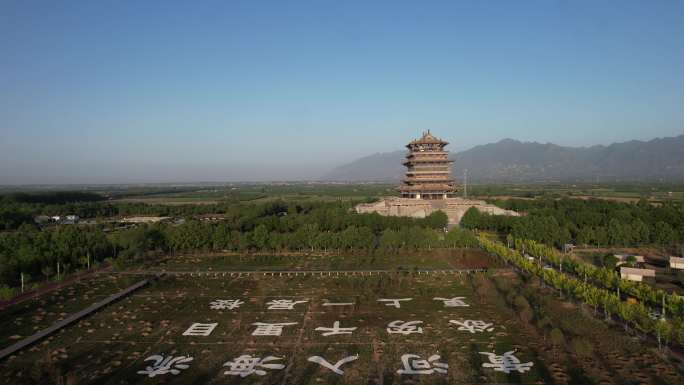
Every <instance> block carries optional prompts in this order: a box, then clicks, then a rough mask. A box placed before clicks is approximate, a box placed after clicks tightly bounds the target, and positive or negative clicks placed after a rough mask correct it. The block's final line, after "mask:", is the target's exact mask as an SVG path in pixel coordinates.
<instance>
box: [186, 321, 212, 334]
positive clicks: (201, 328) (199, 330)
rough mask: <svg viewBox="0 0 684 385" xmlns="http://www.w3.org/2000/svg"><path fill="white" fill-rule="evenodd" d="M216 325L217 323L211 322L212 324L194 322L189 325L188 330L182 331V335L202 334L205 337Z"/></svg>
mask: <svg viewBox="0 0 684 385" xmlns="http://www.w3.org/2000/svg"><path fill="white" fill-rule="evenodd" d="M216 325H218V323H213V324H202V323H194V324H192V325H190V327H189V328H188V330H186V331H184V332H183V335H184V336H203V337H206V336H208V335H209V334H211V332H213V331H214V328H216Z"/></svg>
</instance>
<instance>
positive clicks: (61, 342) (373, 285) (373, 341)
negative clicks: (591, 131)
mask: <svg viewBox="0 0 684 385" xmlns="http://www.w3.org/2000/svg"><path fill="white" fill-rule="evenodd" d="M198 261H199V262H202V259H201V258H199V259H191V258H187V257H177V258H174V259H172V261H167V263H166V265H167V267H168V266H170V264H171V262H172V263H173V266H174V268H178V269H187V268H188V267H189V266H193V265H196V264H197V263H198ZM243 261H244V262H245V263H247V264H249V265H254V264H255V263H258V262H261V263H262V264H263V265H266V264H267V262H266V261H253V260H250V259H249V258H247V257H245V258H244V259H243ZM270 262H273V261H270ZM312 263H313V262H312ZM318 263H320V261H319V262H318ZM435 263H443V261H442V262H435ZM326 266H329V265H326ZM329 267H330V266H329ZM503 271H504V270H494V269H492V270H490V272H489V273H478V274H471V275H458V274H434V275H417V274H412V273H408V272H400V273H391V274H384V275H375V276H363V277H359V276H356V277H354V276H344V277H342V276H341V277H335V276H330V277H328V276H323V277H320V276H296V277H294V276H293V277H278V276H274V277H262V276H257V277H254V276H251V277H244V276H243V277H223V276H219V277H215V276H206V275H203V276H199V277H198V276H190V275H183V276H167V277H164V278H162V279H161V280H160V281H158V282H157V283H155V284H153V285H151V286H149V287H147V288H145V289H142V290H140V291H138V292H136V293H135V294H134V295H133V296H131V297H129V298H126V299H124V300H122V301H121V302H119V303H117V304H114V305H112V306H110V307H108V308H105V309H104V310H103V311H101V312H99V313H96V314H94V315H93V316H91V317H89V318H87V319H85V320H82V321H80V322H79V323H78V324H76V325H74V326H71V327H68V328H66V329H64V330H63V331H62V332H60V333H58V334H56V335H55V336H53V337H51V338H49V339H47V340H45V341H43V342H42V343H39V344H38V345H36V346H33V347H31V348H29V349H26V350H25V351H23V352H22V353H20V354H17V355H16V356H13V357H10V358H9V359H7V360H5V361H3V362H0V373H1V374H0V376H1V377H0V378H1V379H2V380H1V381H0V382H2V383H6V384H37V383H41V384H49V383H61V384H137V383H143V384H237V383H249V384H399V383H401V384H415V383H421V384H447V383H448V384H471V383H500V384H504V383H515V384H540V383H546V384H554V383H556V384H582V383H586V384H590V383H601V384H637V383H643V384H650V383H662V384H677V383H681V377H680V375H679V373H678V372H677V371H676V370H675V369H674V367H673V366H672V365H671V364H668V363H667V362H665V361H664V360H662V359H661V358H660V357H659V356H658V355H656V354H655V353H654V351H653V350H652V349H651V348H648V347H645V346H642V345H640V344H639V343H638V342H637V341H634V340H632V338H631V337H628V336H625V335H623V333H621V331H619V330H615V329H613V328H609V327H607V326H605V325H603V324H602V321H597V320H593V318H591V317H589V316H586V315H584V312H583V311H582V310H581V309H579V308H577V307H575V306H574V305H572V304H566V303H564V302H562V301H559V300H557V299H556V298H555V297H556V296H555V294H553V293H545V292H544V291H543V290H542V289H539V288H535V287H533V286H532V285H531V284H529V283H525V282H523V281H521V280H520V279H519V278H518V277H517V276H516V275H515V273H512V272H508V273H505V272H503ZM500 272H502V273H500ZM120 279H121V277H120V276H110V275H103V276H101V277H100V278H97V279H94V280H92V281H90V282H88V283H83V285H85V286H84V287H83V288H82V289H80V290H71V291H66V292H61V293H58V294H53V297H52V298H45V299H43V300H44V301H46V302H45V303H43V302H37V303H36V304H34V306H35V305H40V307H41V309H42V310H39V309H37V308H29V307H27V308H26V309H25V311H24V312H23V313H20V314H19V313H12V314H9V313H8V314H4V313H3V314H2V317H1V319H2V320H3V322H5V324H4V325H6V326H5V328H11V327H12V326H11V322H10V321H14V322H17V318H19V317H20V318H21V320H19V322H21V323H24V322H27V320H28V319H29V318H30V317H31V315H32V314H36V312H45V311H47V308H46V307H48V306H58V307H59V306H60V305H55V304H59V303H61V302H65V301H66V302H74V303H84V304H85V303H86V302H87V300H85V299H84V295H87V296H88V300H89V299H91V298H92V297H94V296H98V295H101V294H100V293H102V292H106V291H109V290H111V289H115V287H116V285H118V284H119V283H123V282H119V280H120ZM502 280H503V281H502ZM495 282H497V284H500V282H508V283H509V286H510V287H509V288H508V289H506V290H509V291H510V293H515V292H521V293H523V290H530V291H531V292H532V293H535V295H539V296H540V298H541V299H536V300H535V301H537V302H534V301H533V302H532V303H533V304H534V306H535V309H538V310H539V311H542V312H545V314H547V316H546V318H548V319H549V321H548V322H550V323H551V326H549V325H546V326H537V324H541V322H539V321H537V320H534V321H533V322H529V320H526V319H525V318H524V317H523V316H522V315H521V314H522V313H524V312H522V313H520V312H519V311H518V310H517V309H516V310H514V307H513V306H511V305H509V303H508V297H511V298H513V297H512V296H511V294H507V293H504V292H501V290H500V289H499V288H498V286H497V285H495ZM106 287H109V288H110V289H106ZM54 295H57V297H54ZM409 298H410V300H408V299H409ZM435 298H444V299H454V298H456V300H452V301H450V302H448V303H450V304H452V305H455V306H454V307H448V306H446V305H447V303H446V302H444V300H435ZM380 299H406V300H403V301H399V307H398V308H397V307H395V306H388V304H390V305H391V303H389V302H381V301H378V300H380ZM542 299H543V300H542ZM217 300H239V301H241V303H239V304H237V305H235V306H234V308H230V305H228V304H226V303H223V304H222V305H221V304H218V303H214V304H212V303H213V302H215V301H217ZM276 300H291V301H306V302H299V303H296V304H295V305H293V306H292V309H291V310H288V309H277V308H273V307H274V304H275V302H273V301H276ZM460 301H462V303H461V302H460ZM530 301H532V299H530ZM325 303H338V304H339V303H346V304H345V305H335V306H327V305H324V304H325ZM217 305H218V306H217ZM459 305H467V306H459ZM217 307H218V308H217ZM221 307H223V308H221ZM269 307H271V308H269ZM276 307H277V306H276ZM285 307H287V306H285ZM49 310H50V312H52V313H56V310H54V309H53V308H50V309H49ZM519 313H520V314H519ZM467 320H470V321H484V325H482V324H481V326H483V328H482V329H481V330H480V331H478V330H476V329H474V330H473V331H474V332H473V333H471V332H470V331H469V330H468V327H465V328H463V329H462V330H459V328H462V327H463V325H470V328H471V329H472V328H473V326H472V324H469V323H467ZM394 321H401V322H400V324H403V323H404V322H410V321H421V323H414V324H409V325H408V326H405V328H406V329H401V328H399V330H404V331H405V332H406V330H409V331H410V332H408V333H405V334H402V333H390V332H389V331H388V328H389V329H392V330H394V331H396V330H397V329H396V328H392V327H391V326H392V325H391V323H392V322H394ZM450 321H458V322H461V324H456V323H452V322H450ZM335 322H339V323H340V324H339V327H341V328H356V329H354V330H353V331H352V332H351V334H339V335H329V336H324V335H323V333H324V332H325V331H324V330H316V329H317V328H321V327H326V328H331V327H333V325H334V324H335ZM564 322H570V323H571V325H575V324H577V325H583V327H584V329H573V330H576V331H577V333H582V334H586V338H587V339H591V341H592V342H596V343H595V344H594V345H593V347H592V348H591V350H590V353H588V354H587V353H586V352H584V353H583V354H582V355H579V354H578V353H577V352H576V349H575V347H574V345H573V343H574V342H575V339H576V338H577V336H575V335H572V334H569V332H568V333H567V334H566V339H567V347H564V346H557V345H556V344H555V342H552V339H551V338H550V337H549V335H548V332H547V331H548V329H549V328H552V327H558V328H562V329H563V330H565V329H564V326H563V323H564ZM194 323H204V324H213V323H216V324H217V325H216V326H215V328H214V329H213V331H211V333H210V334H209V335H207V336H202V335H184V333H185V332H187V331H188V329H189V328H190V327H191V326H192V325H193V324H194ZM255 323H292V325H286V326H283V329H282V335H280V336H275V335H254V333H255V331H256V330H257V326H258V325H254V324H255ZM395 325H396V324H395ZM411 325H413V327H414V329H412V328H411ZM417 328H421V331H422V333H418V332H417V330H418V329H417ZM411 331H412V332H411ZM582 337H583V338H584V336H582ZM599 340H601V341H599ZM577 351H579V350H577ZM506 352H511V353H509V356H507V357H508V358H507V359H506V362H508V363H509V364H511V365H512V366H511V367H509V369H511V368H515V367H517V368H520V371H517V370H515V369H511V370H512V371H511V372H510V373H505V372H501V371H496V370H494V368H492V366H496V365H495V364H493V363H492V361H490V359H489V355H486V354H484V353H495V354H496V355H499V356H502V355H503V354H504V353H506ZM411 354H413V355H416V356H406V355H411ZM244 355H248V356H249V358H262V359H264V358H266V357H275V358H272V359H269V360H268V361H266V362H263V363H262V364H263V365H264V366H261V367H256V368H255V369H259V370H263V372H261V374H263V375H260V373H259V372H255V373H251V374H248V375H246V376H245V377H244V378H243V377H241V376H240V375H239V373H243V374H244V373H245V372H244V371H242V372H241V371H240V370H241V368H242V369H244V367H240V366H238V365H236V364H235V363H236V362H238V361H236V360H237V359H238V358H239V357H241V356H244ZM510 355H512V357H513V358H511V356H510ZM154 356H160V357H159V360H162V359H164V358H171V357H173V358H178V357H184V358H182V359H184V360H185V361H181V362H175V366H174V365H171V366H169V369H175V370H177V372H176V373H177V374H173V373H170V372H169V373H165V374H164V373H162V372H163V370H162V371H161V372H160V371H157V370H156V368H155V367H154V364H155V360H154V359H153V358H154ZM315 356H319V357H322V358H323V359H325V360H326V361H327V362H328V363H329V364H330V365H334V364H336V363H337V362H338V361H340V360H342V359H344V358H348V362H342V363H341V364H340V365H339V367H338V370H341V371H342V374H336V373H335V372H333V371H332V370H331V369H330V367H325V366H323V365H321V364H320V363H319V362H311V361H309V359H310V358H312V357H315ZM357 356H358V357H357ZM437 356H439V357H437ZM189 358H192V360H189ZM243 358H244V357H243ZM499 358H501V357H499ZM146 359H149V360H147V361H146ZM402 359H405V360H406V361H407V363H408V364H407V365H414V366H413V367H410V366H409V367H408V368H407V367H405V366H404V363H403V361H402ZM518 359H519V360H520V361H519V362H517V361H516V360H518ZM231 362H233V365H231ZM442 364H446V365H448V368H447V367H445V366H444V365H442ZM518 364H520V365H523V366H522V367H520V366H517V365H518ZM148 367H150V368H149V369H147V368H148ZM408 369H413V370H419V371H423V374H405V373H404V374H402V370H408ZM437 369H439V370H437ZM444 371H445V372H444ZM226 372H232V374H231V373H226ZM150 374H152V376H150Z"/></svg>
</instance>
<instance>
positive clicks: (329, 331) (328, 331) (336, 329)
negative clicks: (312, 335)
mask: <svg viewBox="0 0 684 385" xmlns="http://www.w3.org/2000/svg"><path fill="white" fill-rule="evenodd" d="M316 330H317V331H321V332H325V333H323V337H327V336H334V335H336V334H352V332H353V331H354V330H356V327H351V328H341V327H340V321H335V322H333V327H331V328H326V327H323V326H321V327H317V328H316Z"/></svg>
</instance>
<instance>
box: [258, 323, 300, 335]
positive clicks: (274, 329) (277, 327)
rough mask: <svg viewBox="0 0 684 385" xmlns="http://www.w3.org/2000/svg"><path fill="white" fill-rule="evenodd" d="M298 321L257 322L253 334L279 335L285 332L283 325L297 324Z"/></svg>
mask: <svg viewBox="0 0 684 385" xmlns="http://www.w3.org/2000/svg"><path fill="white" fill-rule="evenodd" d="M296 324H297V323H296V322H281V323H274V324H269V323H263V322H255V323H253V324H252V325H255V326H256V327H257V328H256V329H254V332H253V333H252V335H253V336H279V335H281V334H283V327H285V326H289V325H296Z"/></svg>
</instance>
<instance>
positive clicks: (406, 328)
mask: <svg viewBox="0 0 684 385" xmlns="http://www.w3.org/2000/svg"><path fill="white" fill-rule="evenodd" d="M422 323H423V321H407V322H404V321H392V322H390V323H389V325H387V333H390V334H403V335H408V334H412V333H421V334H422V333H423V328H422V327H420V326H416V325H418V324H422Z"/></svg>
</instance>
